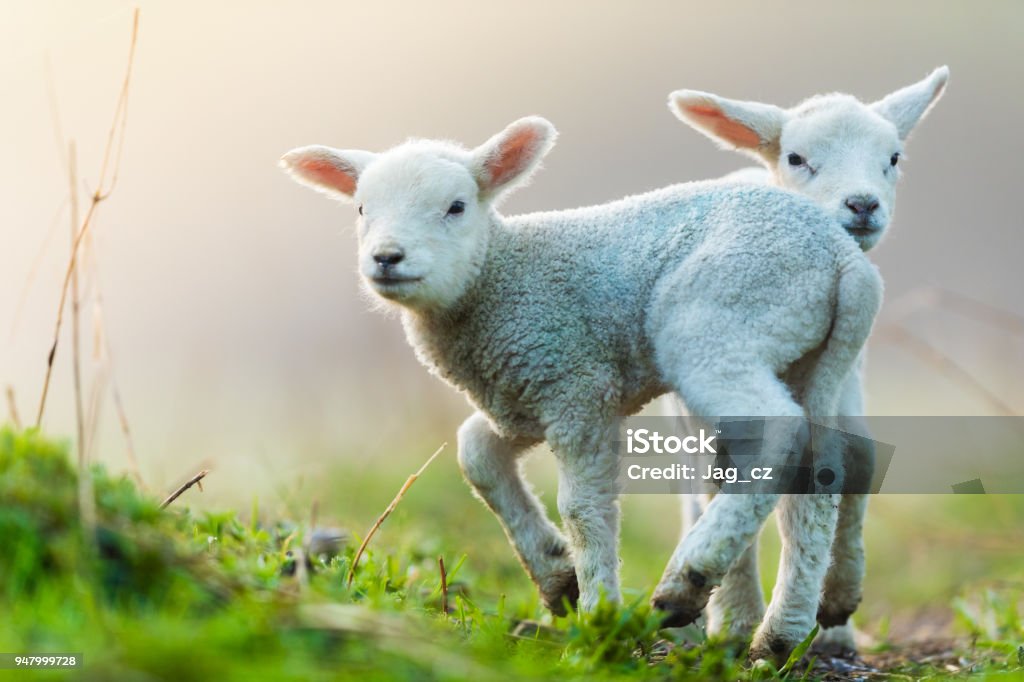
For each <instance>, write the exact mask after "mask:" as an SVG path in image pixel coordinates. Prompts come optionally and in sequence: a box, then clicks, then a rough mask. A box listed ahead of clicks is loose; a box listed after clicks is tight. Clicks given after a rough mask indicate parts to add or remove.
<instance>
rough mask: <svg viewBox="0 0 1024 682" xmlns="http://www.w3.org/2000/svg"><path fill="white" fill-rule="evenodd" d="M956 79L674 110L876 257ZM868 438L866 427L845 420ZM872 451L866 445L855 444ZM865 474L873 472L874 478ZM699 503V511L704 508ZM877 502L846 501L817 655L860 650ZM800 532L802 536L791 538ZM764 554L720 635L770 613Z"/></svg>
mask: <svg viewBox="0 0 1024 682" xmlns="http://www.w3.org/2000/svg"><path fill="white" fill-rule="evenodd" d="M948 80H949V69H948V68H947V67H945V66H943V67H940V68H938V69H935V70H934V71H933V72H932V73H931V74H930V75H929V76H928V77H927V78H925V79H923V80H921V81H919V82H917V83H914V84H912V85H910V86H908V87H905V88H902V89H900V90H897V91H895V92H893V93H891V94H889V95H888V96H886V97H885V98H883V99H881V100H879V101H877V102H875V103H873V104H865V103H862V102H860V101H859V100H857V99H856V98H854V97H852V96H850V95H844V94H830V95H819V96H816V97H811V98H810V99H808V100H805V101H804V102H802V103H801V104H799V105H797V106H796V107H794V108H792V109H789V110H783V109H779V108H777V107H774V106H771V105H767V104H761V103H758V102H741V101H736V100H729V99H725V98H723V97H719V96H717V95H712V94H709V93H705V92H697V91H692V90H680V91H677V92H674V93H672V94H671V95H670V96H669V108H670V109H671V110H672V111H673V113H675V114H676V115H677V116H678V117H679V118H680V119H681V120H682V121H683V122H684V123H686V124H687V125H689V126H691V127H693V128H695V129H696V130H698V131H699V132H701V133H703V134H704V135H706V136H707V137H709V138H711V139H712V140H714V141H715V142H717V143H718V144H719V145H721V146H722V147H724V148H729V149H735V150H737V151H739V152H741V153H743V154H747V155H749V156H752V157H754V158H756V159H757V160H758V161H760V162H761V163H763V164H764V167H763V168H746V169H743V170H740V171H736V172H734V173H731V174H729V175H728V176H726V177H725V178H723V179H722V180H724V181H732V182H754V183H761V184H773V185H775V186H778V187H783V188H785V189H788V190H791V191H794V192H798V193H800V194H803V195H804V196H807V197H808V198H810V199H812V200H814V201H815V202H816V203H818V205H820V206H821V207H822V208H824V209H825V210H826V211H829V212H830V213H832V214H833V215H834V216H835V218H836V219H837V220H838V221H839V222H840V223H841V224H842V225H843V226H844V227H845V228H846V230H847V231H848V232H849V233H850V235H851V236H852V237H853V238H854V239H855V240H856V241H857V243H858V244H859V245H860V247H861V249H863V250H864V251H869V250H870V249H872V248H873V247H875V246H876V245H877V244H878V243H879V242H880V241H881V239H882V238H883V236H884V235H885V233H886V230H887V228H888V226H889V223H890V222H891V220H892V216H893V202H894V199H895V185H896V181H897V179H898V178H899V176H900V157H901V155H902V152H903V146H904V142H905V141H906V139H907V137H908V136H909V135H910V133H911V131H912V130H913V129H914V127H915V126H916V125H917V123H918V122H919V121H920V120H921V119H922V118H924V116H925V115H926V114H927V113H928V112H929V111H930V110H931V108H932V107H933V106H934V105H935V103H936V102H938V100H939V98H940V97H941V96H942V94H943V92H944V91H945V87H946V83H947V81H948ZM864 361H865V359H864V353H863V352H862V353H861V356H860V357H859V358H858V360H857V367H856V371H855V372H853V373H851V375H850V376H849V378H848V379H847V380H846V382H845V383H844V385H843V388H842V397H841V402H840V410H839V414H840V415H841V416H842V417H846V418H849V417H857V416H860V415H863V414H864V401H863V388H862V378H861V377H862V372H863V368H864ZM665 409H666V411H667V412H668V413H670V414H673V413H679V412H680V411H681V410H682V409H683V408H682V406H681V405H679V404H678V398H676V397H674V396H667V397H666V398H665ZM844 421H845V422H847V424H848V426H849V427H851V428H852V429H853V430H855V431H857V432H859V433H861V434H864V435H867V430H866V427H864V426H863V424H859V423H857V420H849V419H846V420H844ZM853 442H857V443H860V447H862V448H863V447H865V445H866V443H867V442H866V441H853ZM849 459H850V460H851V461H854V462H859V463H861V464H862V465H864V466H865V469H867V468H868V465H869V463H870V462H872V461H873V452H870V451H859V452H858V451H853V452H851V453H850V454H849ZM865 473H868V472H867V471H865ZM708 501H709V500H708V498H707V497H701V498H698V499H697V500H694V499H688V500H685V501H684V514H683V516H684V531H685V528H687V527H689V526H690V525H692V523H693V522H694V521H695V519H696V518H697V517H698V516H699V515H700V510H701V509H700V508H701V507H702V506H706V505H707V503H708ZM695 503H696V504H695ZM866 504H867V497H866V496H865V495H861V494H850V495H844V496H843V500H842V502H841V504H840V508H839V523H838V528H837V535H836V537H835V540H834V544H833V559H834V561H833V564H832V566H831V567H830V569H829V572H828V574H827V577H826V582H825V590H824V594H823V596H822V598H821V612H820V614H819V621H820V623H821V625H822V626H823V629H822V632H821V635H820V636H819V638H818V642H816V647H817V646H819V645H822V646H824V647H827V648H828V649H832V650H833V651H835V650H838V651H839V652H852V651H854V650H855V644H854V641H853V630H852V628H851V627H850V626H849V625H848V624H847V621H848V618H849V616H850V615H851V614H852V613H853V612H854V610H855V609H856V607H857V605H858V604H859V603H860V599H861V583H862V580H863V576H864V545H863V540H862V537H861V535H862V525H863V517H864V511H865V508H866ZM790 532H792V531H790ZM756 551H757V547H756V543H755V544H753V545H752V546H751V547H750V548H749V549H748V550H747V551H746V552H744V554H743V555H742V557H741V558H740V560H739V561H738V562H737V564H736V565H735V566H734V567H733V569H732V570H731V571H730V575H729V577H728V578H727V579H726V580H725V582H724V583H723V584H722V586H721V588H720V589H719V590H717V591H716V592H715V593H714V594H713V595H712V598H711V601H710V603H709V605H708V609H707V625H708V630H709V631H710V632H713V633H716V634H720V635H726V636H731V637H735V638H742V637H746V636H749V633H750V632H751V631H752V630H753V628H754V627H755V626H756V625H757V624H758V623H760V622H761V620H762V618H763V613H764V604H763V597H762V595H761V586H760V579H759V578H758V575H757V555H756Z"/></svg>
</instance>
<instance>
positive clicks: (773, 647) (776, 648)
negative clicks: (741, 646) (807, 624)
mask: <svg viewBox="0 0 1024 682" xmlns="http://www.w3.org/2000/svg"><path fill="white" fill-rule="evenodd" d="M799 644H800V640H794V641H790V640H789V639H787V638H786V637H783V636H782V635H761V634H758V635H757V636H755V637H754V642H753V643H752V644H751V645H750V654H749V657H750V660H751V661H753V662H757V661H762V660H764V661H771V662H772V663H774V664H775V665H776V666H780V665H783V664H784V663H785V662H786V659H788V658H789V655H790V654H791V653H793V649H796V647H797V645H799Z"/></svg>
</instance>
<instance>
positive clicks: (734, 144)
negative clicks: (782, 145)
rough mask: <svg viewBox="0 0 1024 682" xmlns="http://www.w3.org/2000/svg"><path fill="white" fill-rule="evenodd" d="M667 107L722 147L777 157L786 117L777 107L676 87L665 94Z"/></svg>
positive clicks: (766, 158)
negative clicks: (671, 91) (677, 88)
mask: <svg viewBox="0 0 1024 682" xmlns="http://www.w3.org/2000/svg"><path fill="white" fill-rule="evenodd" d="M668 108H669V109H670V110H671V111H672V113H674V114H675V115H676V116H678V117H679V120H681V121H682V122H683V123H685V124H686V125H688V126H690V127H691V128H694V129H696V130H697V131H699V132H701V133H703V134H704V135H707V136H708V137H710V138H711V139H712V140H714V141H715V142H717V143H718V144H719V145H721V146H722V147H724V148H726V149H735V150H737V151H740V152H743V153H745V154H748V155H750V156H753V157H754V158H757V159H759V160H764V161H767V162H768V163H772V162H774V161H775V160H776V159H778V158H779V137H780V136H781V135H782V125H783V123H784V122H785V120H786V112H785V111H783V110H782V109H780V108H779V107H776V106H772V105H771V104H761V103H760V102H739V101H737V100H732V99H726V98H724V97H719V96H718V95H712V94H711V93H709V92H699V91H697V90H677V91H676V92H673V93H672V94H671V95H669V96H668Z"/></svg>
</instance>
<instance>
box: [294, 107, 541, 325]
mask: <svg viewBox="0 0 1024 682" xmlns="http://www.w3.org/2000/svg"><path fill="white" fill-rule="evenodd" d="M556 135H557V133H556V132H555V128H554V126H552V125H551V124H550V123H548V122H547V121H545V120H544V119H542V118H539V117H527V118H523V119H520V120H518V121H516V122H514V123H512V124H511V125H509V126H508V127H507V128H505V130H503V131H501V132H500V133H498V134H497V135H495V136H494V137H492V138H491V139H490V140H488V141H487V142H485V143H484V144H482V145H480V146H479V147H477V148H476V149H473V150H467V149H463V148H462V147H460V146H458V145H456V144H453V143H449V142H433V141H430V140H413V141H410V142H406V143H405V144H403V145H400V146H398V147H395V148H394V149H391V150H390V151H386V152H384V153H382V154H374V153H372V152H364V151H358V150H342V149H333V148H331V147H324V146H321V145H313V146H310V147H300V148H298V149H293V150H292V151H290V152H288V153H287V154H285V155H284V156H283V157H282V158H281V165H282V166H283V167H284V169H285V170H286V171H288V172H289V173H291V175H292V176H293V177H294V178H295V179H296V180H298V181H299V182H301V183H302V184H305V185H309V186H310V187H312V188H313V189H316V190H318V191H321V192H324V193H326V194H329V195H331V196H334V197H336V198H339V199H342V200H345V201H352V202H353V203H355V204H356V206H357V209H358V211H359V220H358V230H357V231H358V236H359V274H360V276H361V277H362V280H363V283H364V284H365V285H366V287H367V289H369V290H370V291H371V292H373V293H374V294H376V295H377V296H380V297H381V298H383V299H384V300H387V301H390V302H392V303H395V304H398V305H401V306H404V307H406V308H409V309H411V310H417V311H423V312H433V311H440V310H444V309H445V308H448V307H449V306H451V305H452V304H453V303H455V302H456V301H457V300H458V299H459V298H460V297H461V296H462V295H463V294H464V293H465V292H466V291H467V289H468V288H469V287H471V286H472V285H473V281H474V280H475V278H476V276H477V275H478V274H479V272H480V269H481V267H482V266H483V263H484V260H485V259H486V256H487V244H488V237H489V236H490V231H491V226H492V223H493V221H494V220H498V219H499V218H498V216H497V214H496V213H495V212H494V211H493V210H492V207H493V205H494V203H495V202H496V201H498V200H499V199H500V197H501V196H502V195H503V194H505V193H506V192H508V191H509V190H511V189H512V188H514V187H516V186H517V185H520V184H522V183H523V182H525V181H526V180H527V179H528V178H529V176H530V174H531V173H532V172H533V171H534V170H535V169H536V167H537V165H538V164H539V163H540V160H541V158H543V157H544V155H545V154H547V152H548V151H549V150H550V149H551V147H552V145H554V143H555V136H556Z"/></svg>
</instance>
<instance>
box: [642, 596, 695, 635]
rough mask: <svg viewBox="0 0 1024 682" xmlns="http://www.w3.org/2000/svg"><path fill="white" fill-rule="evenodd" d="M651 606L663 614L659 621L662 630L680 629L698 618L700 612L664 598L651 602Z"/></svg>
mask: <svg viewBox="0 0 1024 682" xmlns="http://www.w3.org/2000/svg"><path fill="white" fill-rule="evenodd" d="M651 606H653V607H654V608H655V609H656V610H658V611H662V612H663V613H664V614H665V616H664V617H663V618H662V619H661V627H663V628H681V627H684V626H686V625H689V624H690V623H692V622H694V621H695V620H697V619H698V618H699V617H700V610H693V609H689V608H686V607H685V606H683V605H681V604H679V603H678V602H674V601H672V600H671V599H666V598H664V597H660V598H658V599H655V600H653V601H652V602H651Z"/></svg>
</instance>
